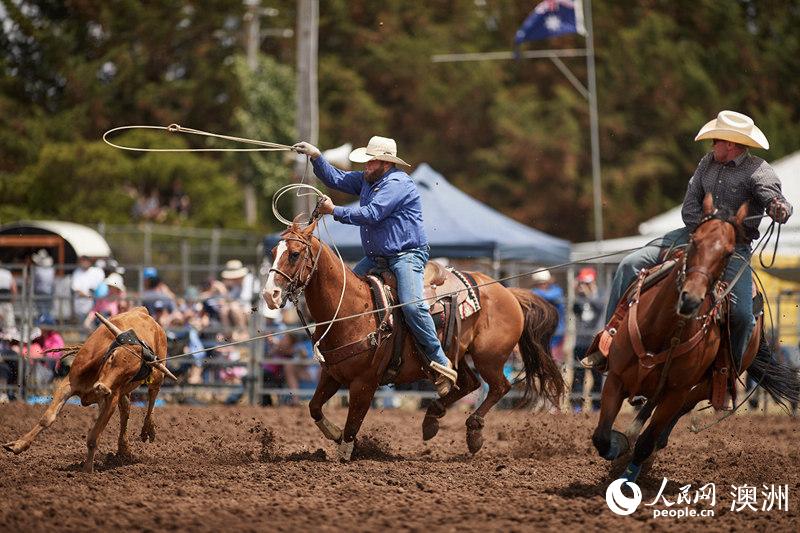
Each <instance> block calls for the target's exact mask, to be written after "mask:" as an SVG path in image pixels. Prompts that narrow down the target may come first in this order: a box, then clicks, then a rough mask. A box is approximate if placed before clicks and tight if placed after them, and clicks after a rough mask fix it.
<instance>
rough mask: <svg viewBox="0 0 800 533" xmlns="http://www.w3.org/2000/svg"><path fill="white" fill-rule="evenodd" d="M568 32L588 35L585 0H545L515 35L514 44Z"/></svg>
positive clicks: (517, 44)
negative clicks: (584, 17)
mask: <svg viewBox="0 0 800 533" xmlns="http://www.w3.org/2000/svg"><path fill="white" fill-rule="evenodd" d="M566 33H578V34H580V35H586V28H585V27H584V25H583V0H544V2H542V3H541V4H539V5H538V6H536V7H535V8H534V10H533V11H531V14H530V15H528V18H526V19H525V22H523V23H522V26H520V28H519V29H518V30H517V34H516V36H515V37H514V46H515V47H518V46H519V44H520V43H522V42H524V41H537V40H539V39H547V38H548V37H555V36H556V35H564V34H566Z"/></svg>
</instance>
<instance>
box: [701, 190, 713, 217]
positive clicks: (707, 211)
mask: <svg viewBox="0 0 800 533" xmlns="http://www.w3.org/2000/svg"><path fill="white" fill-rule="evenodd" d="M713 213H714V197H713V196H711V193H710V192H709V193H706V196H705V198H703V215H706V216H708V215H711V214H713Z"/></svg>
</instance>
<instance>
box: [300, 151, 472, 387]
mask: <svg viewBox="0 0 800 533" xmlns="http://www.w3.org/2000/svg"><path fill="white" fill-rule="evenodd" d="M293 148H294V149H295V151H297V152H299V153H302V154H306V155H308V156H309V157H310V158H311V160H312V163H313V165H314V174H316V176H317V177H318V178H319V179H320V180H321V181H322V182H323V183H325V184H326V185H327V186H328V187H331V188H333V189H336V190H339V191H342V192H346V193H349V194H354V195H356V194H357V195H359V197H360V201H359V206H358V207H342V206H336V205H333V202H332V201H331V199H330V198H328V197H325V198H324V200H323V201H322V202H321V203H320V206H319V211H320V213H322V214H332V215H333V218H334V219H336V220H338V221H339V222H343V223H345V224H353V225H356V226H359V227H360V228H361V244H362V246H363V247H364V252H365V253H366V257H365V258H363V259H362V260H361V261H359V262H358V264H357V265H356V266H355V267H354V268H353V271H354V272H355V273H356V274H357V275H359V276H363V275H365V274H366V273H367V272H369V271H370V270H372V269H373V268H387V269H389V270H390V271H391V272H392V273H393V274H394V275H395V277H396V278H397V296H398V299H399V300H400V303H401V304H405V303H406V302H413V303H410V304H408V305H404V306H403V308H402V309H403V316H404V318H405V321H406V324H407V325H408V327H409V329H410V330H411V332H412V334H413V335H414V337H415V338H416V340H417V343H418V344H419V346H420V348H421V349H422V351H423V352H424V355H425V356H426V357H427V358H428V361H430V367H431V369H432V370H433V371H435V372H436V373H437V375H438V377H437V379H436V380H435V384H436V390H437V392H438V393H439V394H440V395H441V396H444V395H445V394H447V393H448V392H449V391H450V388H451V387H452V386H453V384H454V383H455V381H456V377H457V374H456V372H455V370H453V365H452V364H451V363H450V360H449V359H447V357H446V356H445V355H444V351H443V350H442V346H441V344H440V343H439V339H438V338H437V337H436V328H435V326H434V324H433V318H432V317H431V315H430V313H429V312H428V304H427V302H425V301H424V300H423V299H422V298H423V293H422V289H423V275H424V272H425V263H426V262H427V261H428V256H429V253H430V247H429V246H428V237H427V236H426V235H425V228H424V227H423V225H422V202H421V200H420V197H419V193H418V192H417V187H416V186H415V185H414V182H413V181H412V180H411V177H409V175H408V174H406V173H405V172H403V171H402V170H400V169H398V168H397V167H396V166H395V165H396V164H400V165H405V166H410V165H409V164H408V163H406V162H405V161H403V160H402V159H400V158H399V157H397V145H396V144H395V142H394V140H393V139H388V138H386V137H377V136H376V137H373V138H372V139H370V141H369V144H368V145H367V146H366V147H364V148H357V149H356V150H353V152H352V153H351V154H350V160H351V161H353V162H355V163H366V165H365V170H364V171H359V172H343V171H341V170H339V169H337V168H335V167H334V166H333V165H331V164H330V163H329V162H328V161H326V160H325V158H324V157H322V154H321V152H320V151H319V149H317V148H316V147H315V146H313V145H311V144H309V143H306V142H301V143H298V144H295V145H294V147H293Z"/></svg>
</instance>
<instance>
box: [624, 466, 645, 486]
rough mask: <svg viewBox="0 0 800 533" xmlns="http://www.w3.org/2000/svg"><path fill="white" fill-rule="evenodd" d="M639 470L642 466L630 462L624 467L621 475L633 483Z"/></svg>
mask: <svg viewBox="0 0 800 533" xmlns="http://www.w3.org/2000/svg"><path fill="white" fill-rule="evenodd" d="M641 471H642V467H641V466H640V465H637V464H634V463H630V464H628V467H627V468H626V469H625V472H623V473H622V477H623V479H625V480H626V481H630V482H631V483H633V482H634V481H636V478H638V477H639V474H640V473H641Z"/></svg>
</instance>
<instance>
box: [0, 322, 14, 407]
mask: <svg viewBox="0 0 800 533" xmlns="http://www.w3.org/2000/svg"><path fill="white" fill-rule="evenodd" d="M16 330H17V328H16V327H13V326H9V327H0V404H4V403H8V401H9V399H10V398H9V393H8V392H7V391H8V390H9V389H8V388H7V387H8V385H9V384H10V383H14V382H15V381H16V379H17V368H18V363H17V359H16V358H17V356H18V355H19V353H18V351H15V350H14V349H13V348H12V342H13V341H12V338H15V337H18V336H19V335H18V334H17V332H16Z"/></svg>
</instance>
